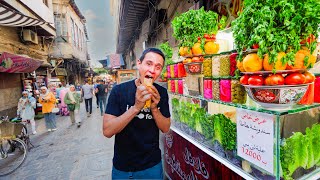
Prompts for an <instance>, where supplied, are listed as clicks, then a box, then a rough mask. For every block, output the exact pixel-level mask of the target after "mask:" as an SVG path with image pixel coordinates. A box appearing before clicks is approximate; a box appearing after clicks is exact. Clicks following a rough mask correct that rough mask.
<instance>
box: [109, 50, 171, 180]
mask: <svg viewBox="0 0 320 180" xmlns="http://www.w3.org/2000/svg"><path fill="white" fill-rule="evenodd" d="M164 61H165V57H164V54H163V53H162V52H161V51H160V50H159V49H156V48H149V49H146V50H145V51H144V52H143V53H142V55H141V57H140V59H139V60H137V68H138V70H139V74H140V77H139V78H138V79H135V80H131V81H128V82H124V83H121V84H118V85H117V86H115V87H113V89H112V91H111V94H110V96H109V101H108V105H107V109H106V114H105V115H104V118H103V134H104V136H106V137H108V138H111V137H112V136H113V135H115V144H114V157H113V169H112V179H163V172H162V169H163V168H162V162H161V151H160V148H159V129H160V130H161V131H162V132H163V133H166V132H168V131H169V129H170V112H169V104H168V99H169V98H168V93H167V90H166V89H165V88H163V87H161V86H160V85H158V84H156V83H153V84H152V83H151V84H150V85H146V81H145V78H146V79H148V81H150V80H151V81H154V80H156V79H157V78H158V77H159V76H160V74H161V71H162V68H163V66H164ZM150 101H151V102H150ZM149 102H150V104H149ZM145 105H150V107H145Z"/></svg>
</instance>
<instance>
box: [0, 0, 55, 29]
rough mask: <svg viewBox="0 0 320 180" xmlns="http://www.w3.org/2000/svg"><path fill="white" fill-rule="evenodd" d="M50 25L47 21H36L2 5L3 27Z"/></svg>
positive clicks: (1, 22) (1, 17)
mask: <svg viewBox="0 0 320 180" xmlns="http://www.w3.org/2000/svg"><path fill="white" fill-rule="evenodd" d="M44 24H49V23H48V22H46V21H43V20H39V19H35V18H32V17H29V16H26V15H24V14H22V13H20V12H17V11H15V10H13V9H11V8H9V7H7V6H5V5H3V4H0V25H1V26H40V25H44Z"/></svg>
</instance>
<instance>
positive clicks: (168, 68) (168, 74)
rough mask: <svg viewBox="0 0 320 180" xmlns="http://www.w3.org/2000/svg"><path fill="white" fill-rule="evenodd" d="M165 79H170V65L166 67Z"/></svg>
mask: <svg viewBox="0 0 320 180" xmlns="http://www.w3.org/2000/svg"><path fill="white" fill-rule="evenodd" d="M167 77H168V78H171V71H170V65H167Z"/></svg>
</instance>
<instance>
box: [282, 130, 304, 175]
mask: <svg viewBox="0 0 320 180" xmlns="http://www.w3.org/2000/svg"><path fill="white" fill-rule="evenodd" d="M307 142H308V141H307V140H306V138H305V137H304V135H303V134H302V133H301V132H296V133H294V134H293V135H292V136H291V137H290V138H288V139H286V140H285V142H284V145H283V146H281V148H280V159H281V167H282V171H283V177H284V179H292V177H291V176H292V174H293V173H294V171H295V170H296V169H298V168H299V167H303V168H306V166H307V163H308V147H307Z"/></svg>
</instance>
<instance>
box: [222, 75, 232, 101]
mask: <svg viewBox="0 0 320 180" xmlns="http://www.w3.org/2000/svg"><path fill="white" fill-rule="evenodd" d="M220 101H223V102H231V79H230V78H222V79H220Z"/></svg>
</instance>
